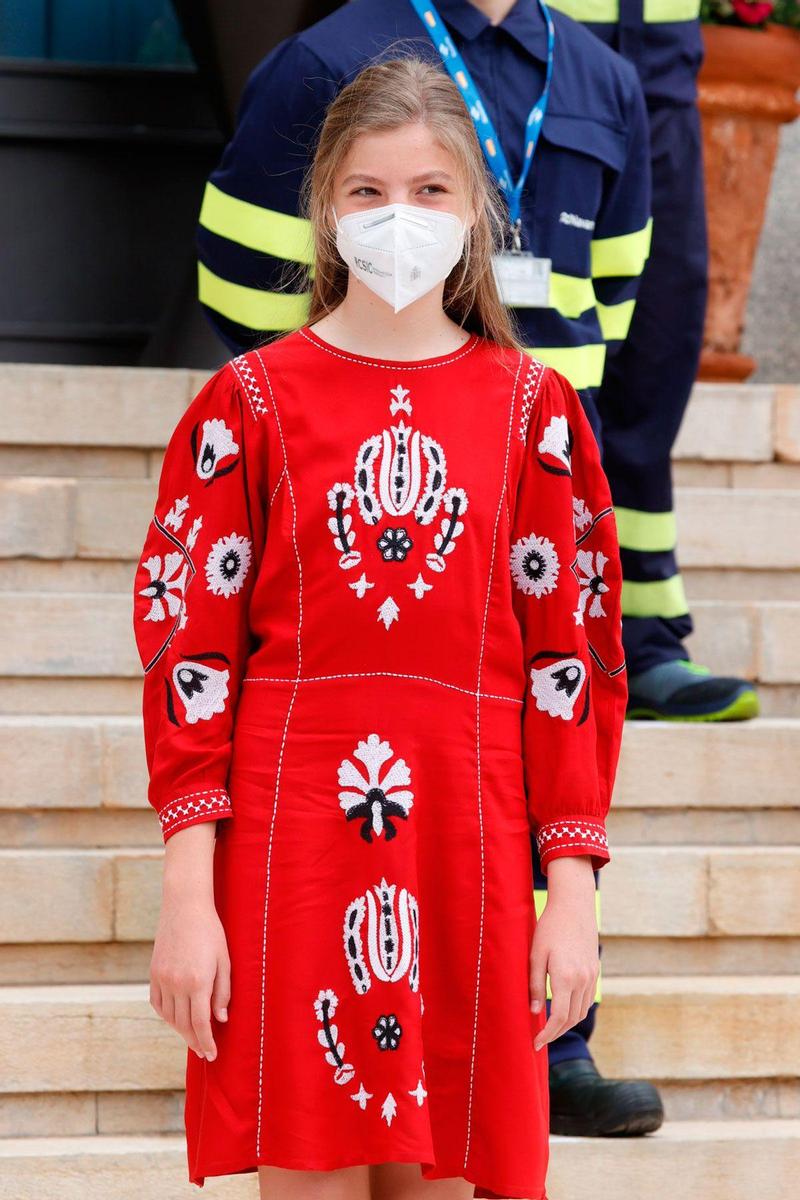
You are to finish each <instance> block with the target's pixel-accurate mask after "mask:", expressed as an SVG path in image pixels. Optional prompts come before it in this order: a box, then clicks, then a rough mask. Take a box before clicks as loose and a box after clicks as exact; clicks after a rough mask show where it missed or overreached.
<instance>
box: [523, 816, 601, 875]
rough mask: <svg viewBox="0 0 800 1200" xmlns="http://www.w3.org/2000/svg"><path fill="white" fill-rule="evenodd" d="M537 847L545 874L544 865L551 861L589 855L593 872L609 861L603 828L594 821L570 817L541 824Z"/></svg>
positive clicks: (545, 868)
mask: <svg viewBox="0 0 800 1200" xmlns="http://www.w3.org/2000/svg"><path fill="white" fill-rule="evenodd" d="M536 847H537V849H538V851H539V861H540V863H541V867H542V871H544V873H545V874H546V873H547V864H548V863H549V862H550V861H551V859H554V858H566V857H573V856H577V855H579V854H591V856H592V867H593V868H594V870H595V871H598V870H599V869H600V867H602V866H603V865H604V864H605V863H607V862H608V861H609V860H610V858H611V855H610V854H609V851H608V838H607V836H606V830H605V825H604V824H603V822H602V821H598V820H596V819H594V818H588V819H587V818H583V817H569V818H566V819H565V820H562V821H549V822H548V823H547V824H546V825H540V826H539V831H538V833H537V834H536Z"/></svg>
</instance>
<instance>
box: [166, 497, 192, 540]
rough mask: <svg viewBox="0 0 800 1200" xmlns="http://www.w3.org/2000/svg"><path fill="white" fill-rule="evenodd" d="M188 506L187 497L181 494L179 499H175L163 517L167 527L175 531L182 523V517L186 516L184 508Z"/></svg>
mask: <svg viewBox="0 0 800 1200" xmlns="http://www.w3.org/2000/svg"><path fill="white" fill-rule="evenodd" d="M188 507H189V497H188V496H182V497H181V499H180V500H176V501H175V502H174V503H173V505H172V508H171V509H170V510H169V512H168V513H167V515H166V516H165V517H164V524H165V525H166V527H167V529H174V530H175V532H176V533H177V532H178V531H179V530H180V527H181V525H182V524H183V518H184V517H185V516H186V510H187V509H188Z"/></svg>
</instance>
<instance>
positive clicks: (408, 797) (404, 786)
mask: <svg viewBox="0 0 800 1200" xmlns="http://www.w3.org/2000/svg"><path fill="white" fill-rule="evenodd" d="M393 754H394V751H393V750H392V747H391V746H390V745H389V743H388V742H386V741H381V739H380V738H379V737H378V734H377V733H371V734H370V735H369V737H368V738H367V740H366V741H361V742H359V743H358V745H357V746H356V748H355V750H354V751H353V757H354V758H357V759H358V760H359V761H360V762H362V763H363V764H364V766H365V767H366V776H365V775H364V774H362V772H361V771H360V770H359V769H358V767H357V766H356V765H355V764H354V763H353V762H351V761H350V759H348V758H345V759H343V760H342V762H341V764H340V766H339V787H340V788H342V789H344V790H343V791H340V792H339V805H340V807H341V808H343V809H344V811H345V813H346V814H347V819H348V820H355V819H356V818H357V817H361V818H363V823H362V825H361V836H362V837H363V838H364V840H365V841H367V842H371V841H372V834H373V833H374V834H375V836H376V837H380V836H381V835H382V834H383V833H385V835H386V841H387V842H388V841H391V839H392V838H393V837H395V835H396V833H397V829H396V827H395V825H394V822H393V821H392V817H401V818H402V819H403V820H405V819H406V818H407V817H408V812H409V809H410V808H412V807H413V803H414V793H413V792H412V791H410V790H409V786H410V784H411V771H410V770H409V768H408V764H407V763H406V761H405V759H403V758H398V759H395V761H394V762H393V763H392V765H391V766H390V767H389V769H388V770H387V771H386V773H385V775H384V776H383V778H381V769H382V767H383V766H384V764H385V763H387V762H388V761H389V759H390V758H391V757H392V756H393Z"/></svg>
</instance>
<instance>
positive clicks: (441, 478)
mask: <svg viewBox="0 0 800 1200" xmlns="http://www.w3.org/2000/svg"><path fill="white" fill-rule="evenodd" d="M389 395H390V400H389V412H390V414H391V416H392V417H394V416H395V415H396V414H397V413H400V412H402V413H403V414H406V415H408V416H409V417H410V416H411V413H412V407H413V406H412V403H411V399H410V395H411V393H410V391H409V389H408V388H404V387H403V386H402V385H401V384H398V385H397V386H396V387H393V388H391V389H390V391H389ZM446 482H447V459H446V456H445V452H444V449H443V447H442V446H441V444H440V443H439V442H438V441H436V440H435V438H432V437H430V436H428V435H427V434H425V433H422V432H421V431H420V430H418V429H415V428H414V426H413V425H412V424H411V423H410V422H407V421H406V420H405V417H404V416H401V417H400V419H399V420H398V421H397V423H396V424H393V423H391V422H390V423H389V425H388V427H387V428H386V429H383V430H381V432H380V433H374V434H372V435H371V436H370V437H367V438H365V439H364V441H363V442H362V443H361V445H360V446H359V448H358V450H357V452H356V457H355V468H354V473H353V484H352V486H351V485H350V484H348V483H336V484H334V485H333V487H332V488H330V490H329V491H328V493H327V497H328V505H329V507H330V508H331V510H332V511H333V514H334V515H333V516H332V517H330V518H329V519H328V529H329V530H330V532H331V533H332V534H333V541H334V546H335V548H336V550H337V551H338V552H339V566H340V567H341V568H342V569H343V570H349V569H350V568H351V567H353V566H355V565H357V564H358V563H361V561H362V552H361V550H359V549H358V548H357V547H356V530H355V529H354V527H353V515H354V514H353V511H352V510H354V509H357V511H358V514H359V515H360V517H361V520H362V521H363V522H364V524H365V525H366V526H368V527H371V526H376V525H378V524H380V522H381V521H383V520H388V521H389V522H392V523H390V524H388V525H386V526H384V528H383V529H382V530H381V531H380V534H379V536H378V537H377V538H375V539H374V545H375V547H376V550H377V553H378V555H379V557H380V560H382V561H383V562H385V563H393V564H395V563H396V564H402V563H404V562H405V561H406V559H407V558H410V557H416V554H418V553H419V549H417V551H416V552H415V547H419V548H420V549H421V548H422V544H423V539H421V538H420V536H419V534H418V533H412V528H416V529H418V530H420V531H421V530H424V529H426V528H427V527H432V526H433V524H434V522H435V519H436V517H437V514H438V513H439V512H440V510H443V511H444V514H445V515H444V516H443V517H442V519H441V521H440V523H439V528H438V530H437V531H436V532H435V533H434V534H433V536H432V537H430V538H428V539H427V544H428V546H429V547H431V548H430V549H429V550H424V549H423V551H422V552H423V553H424V555H425V558H424V562H425V565H426V566H427V567H428V569H429V570H431V571H433V572H435V573H439V574H441V572H442V571H444V569H445V567H446V565H447V558H448V555H450V554H451V553H452V552H453V550H454V549H455V546H456V541H457V539H458V537H459V536H460V534H461V533H462V532H463V530H464V522H463V520H462V518H463V515H464V513H465V512H466V510H467V496H466V493H465V491H464V490H463V488H449V489H448V490H445V488H446ZM353 501H355V505H354V504H353ZM401 517H406V518H408V519H409V522H410V520H411V518H412V517H413V522H414V524H413V526H412V525H411V524H409V523H408V522H407V523H406V524H400V525H395V524H394V523H393V522H394V521H395V520H396V519H397V518H401ZM431 543H432V545H431ZM412 552H415V553H414V554H412ZM364 553H367V551H365V552H364ZM415 574H416V579H413V577H412V579H411V580H409V579H408V578H407V579H406V580H404V581H402V582H404V583H405V585H406V587H408V588H410V589H411V590H412V591H413V592H414V595H415V597H416V598H417V600H422V599H423V598H424V597H425V595H426V594H427V592H429V591H430V590H431V588H432V587H433V584H432V583H430V582H428V581H427V580H426V579H425V577H424V575H423V574H422V572H421V571H420V570H419V563H418V561H417V563H416V565H415ZM349 586H350V588H351V590H352V591H353V592H354V593H355V595H356V596H357V598H358V599H359V600H363V599H364V597H365V596H366V595H367V592H368V591H369V590H370V589H371V588H373V587H374V586H375V581H374V580H373V579H370V578H368V574H367V573H366V572H365V573H364V574H362V577H361V579H359V580H358V581H357V582H355V583H351V584H350V585H349ZM375 599H376V600H377V601H378V603H377V620H378V621H379V622H381V623H382V624H383V626H384V628H385V629H390V628H391V627H392V625H393V624H394V623H395V622H396V621H397V620H398V619H399V617H400V605H399V604H398V601H397V599H396V597H395V596H393V595H384V596H383V597H376V598H375Z"/></svg>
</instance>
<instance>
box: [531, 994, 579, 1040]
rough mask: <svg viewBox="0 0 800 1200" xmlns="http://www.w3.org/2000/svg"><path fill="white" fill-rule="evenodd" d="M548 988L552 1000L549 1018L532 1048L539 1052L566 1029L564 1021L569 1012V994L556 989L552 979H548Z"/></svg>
mask: <svg viewBox="0 0 800 1200" xmlns="http://www.w3.org/2000/svg"><path fill="white" fill-rule="evenodd" d="M550 987H551V990H552V992H553V998H552V1000H551V1001H550V1016H549V1017H548V1018H547V1022H546V1024H545V1026H544V1028H543V1029H542V1030H540V1032H539V1033H538V1034H537V1036H536V1040H535V1041H534V1043H533V1044H534V1048H535V1049H536V1050H541V1048H542V1046H546V1045H547V1044H548V1042H552V1041H554V1040H555V1038H557V1037H558V1036H559V1035H560V1034H562V1033H563V1032H564V1030H565V1029H566V1027H567V1026H566V1019H567V1014H568V1012H569V999H570V993H567V994H566V995H564V992H563V991H562V990H559V989H558V988H557V984H555V983H554V982H553V977H552V976H551V977H550Z"/></svg>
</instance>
